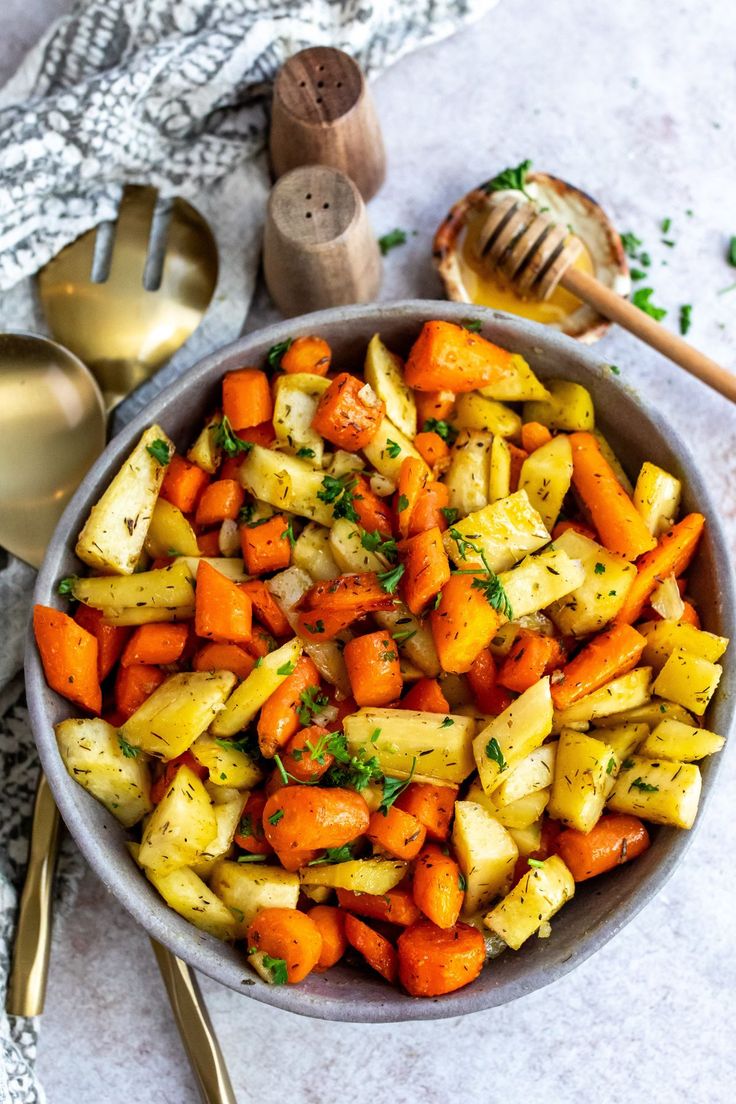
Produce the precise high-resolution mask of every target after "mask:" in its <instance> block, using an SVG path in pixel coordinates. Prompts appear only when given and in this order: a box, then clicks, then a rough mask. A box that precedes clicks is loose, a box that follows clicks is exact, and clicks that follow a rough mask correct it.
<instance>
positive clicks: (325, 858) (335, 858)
mask: <svg viewBox="0 0 736 1104" xmlns="http://www.w3.org/2000/svg"><path fill="white" fill-rule="evenodd" d="M352 857H353V845H352V844H351V843H344V844H343V845H342V847H328V848H327V850H326V851H325V853H324V855H320V857H319V858H318V859H311V860H310V862H308V863H307V866H323V865H324V864H325V863H343V862H350V860H351V859H352Z"/></svg>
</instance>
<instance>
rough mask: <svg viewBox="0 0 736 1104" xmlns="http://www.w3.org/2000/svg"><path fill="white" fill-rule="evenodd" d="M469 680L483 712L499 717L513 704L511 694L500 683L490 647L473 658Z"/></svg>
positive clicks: (476, 701)
mask: <svg viewBox="0 0 736 1104" xmlns="http://www.w3.org/2000/svg"><path fill="white" fill-rule="evenodd" d="M468 682H469V683H470V689H471V690H472V691H473V698H474V699H475V704H476V705H477V706H478V709H480V711H481V713H489V714H491V715H492V716H494V717H497V716H498V715H499V713H503V711H504V709H506V708H508V706H509V705H511V702H512V700H513V699H512V697H511V695H510V694H509V693H508V692H507V691H506V690H505V689H504V688H503V687H502V686H499V685H498V674H497V671H496V661H495V659H494V658H493V656H492V655H491V653H490V651H489V650H488V648H484V649H483V650H482V651H481V652H479V653H478V655H477V656H476V657H475V659H474V660H473V662H472V664H471V666H470V669H469V671H468Z"/></svg>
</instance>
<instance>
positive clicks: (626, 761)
mask: <svg viewBox="0 0 736 1104" xmlns="http://www.w3.org/2000/svg"><path fill="white" fill-rule="evenodd" d="M633 765H634V760H633V759H624V761H623V763H622V764H621V770H631V768H632V767H633Z"/></svg>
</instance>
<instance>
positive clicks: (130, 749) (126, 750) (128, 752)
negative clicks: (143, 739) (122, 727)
mask: <svg viewBox="0 0 736 1104" xmlns="http://www.w3.org/2000/svg"><path fill="white" fill-rule="evenodd" d="M118 744H119V745H120V750H121V751H122V753H123V755H124V756H125V758H126V759H137V758H138V752H139V751H140V750H141V749H140V748H137V747H135V745H134V744H129V743H128V741H127V740H126V739H125V737H124V736H121V735H120V733H118Z"/></svg>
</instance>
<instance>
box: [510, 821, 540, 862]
mask: <svg viewBox="0 0 736 1104" xmlns="http://www.w3.org/2000/svg"><path fill="white" fill-rule="evenodd" d="M508 833H509V835H510V836H511V838H512V840H513V841H514V843H515V844H516V847H517V849H518V851H519V854H520V855H521V857H522V858H526V857H527V855H531V853H532V851H538V850H539V848H540V846H541V844H542V821H541V820H535V821H534V822H533V823H532V824H529V825H527V827H526V828H509V829H508Z"/></svg>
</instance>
